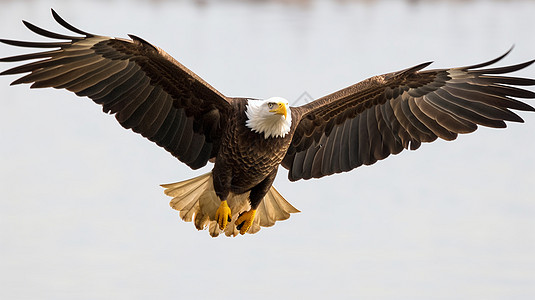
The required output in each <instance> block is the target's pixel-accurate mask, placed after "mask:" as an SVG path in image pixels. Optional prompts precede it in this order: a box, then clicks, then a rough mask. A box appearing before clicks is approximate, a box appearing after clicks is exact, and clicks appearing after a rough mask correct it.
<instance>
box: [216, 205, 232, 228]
mask: <svg viewBox="0 0 535 300" xmlns="http://www.w3.org/2000/svg"><path fill="white" fill-rule="evenodd" d="M231 216H232V212H231V211H230V207H229V206H228V204H227V201H226V200H225V201H221V204H220V205H219V208H218V209H217V211H216V212H215V221H216V222H217V224H219V229H221V230H224V229H225V228H226V227H227V224H228V223H229V222H230V220H232V218H231Z"/></svg>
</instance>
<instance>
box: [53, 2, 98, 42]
mask: <svg viewBox="0 0 535 300" xmlns="http://www.w3.org/2000/svg"><path fill="white" fill-rule="evenodd" d="M51 11H52V16H53V17H54V20H56V22H58V23H59V24H60V25H61V26H63V27H65V28H66V29H68V30H70V31H72V32H76V33H79V34H82V35H85V36H86V37H92V36H94V35H93V34H91V33H88V32H85V31H83V30H80V29H78V28H76V27H74V26H72V25H71V24H69V23H67V22H66V21H65V20H64V19H63V18H62V17H60V16H59V15H58V13H56V11H55V10H54V9H51Z"/></svg>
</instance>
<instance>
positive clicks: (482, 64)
mask: <svg viewBox="0 0 535 300" xmlns="http://www.w3.org/2000/svg"><path fill="white" fill-rule="evenodd" d="M514 47H515V45H514V44H513V45H512V46H511V48H509V50H507V51H506V52H505V53H504V54H502V55H500V56H498V57H496V58H495V59H491V60H489V61H487V62H484V63H480V64H476V65H471V66H467V67H463V68H461V69H464V70H468V69H478V68H483V67H486V66H490V65H492V64H495V63H497V62H499V61H500V60H502V59H503V58H504V57H506V56H507V55H509V53H511V51H512V50H513V48H514Z"/></svg>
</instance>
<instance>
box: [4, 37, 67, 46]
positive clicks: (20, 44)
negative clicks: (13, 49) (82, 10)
mask: <svg viewBox="0 0 535 300" xmlns="http://www.w3.org/2000/svg"><path fill="white" fill-rule="evenodd" d="M0 43H4V44H7V45H11V46H18V47H29V48H56V47H62V46H67V45H70V44H71V43H70V42H59V43H49V42H26V41H15V40H6V39H0Z"/></svg>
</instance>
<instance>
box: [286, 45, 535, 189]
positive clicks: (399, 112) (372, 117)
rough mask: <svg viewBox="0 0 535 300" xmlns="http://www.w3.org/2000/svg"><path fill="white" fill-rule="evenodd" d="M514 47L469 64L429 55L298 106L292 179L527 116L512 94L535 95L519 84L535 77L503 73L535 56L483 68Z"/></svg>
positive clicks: (343, 169) (288, 159) (330, 171)
mask: <svg viewBox="0 0 535 300" xmlns="http://www.w3.org/2000/svg"><path fill="white" fill-rule="evenodd" d="M509 51H510V50H509ZM509 51H508V52H507V53H505V54H504V55H502V56H500V57H498V58H496V59H493V60H491V61H488V62H486V63H482V64H478V65H473V66H468V67H461V68H451V69H440V70H429V71H420V70H421V69H423V68H425V67H426V66H428V65H429V64H430V63H424V64H421V65H418V66H415V67H412V68H409V69H406V70H403V71H400V72H395V73H390V74H385V75H381V76H375V77H372V78H369V79H367V80H364V81H362V82H360V83H357V84H355V85H352V86H350V87H347V88H345V89H342V90H340V91H337V92H335V93H333V94H330V95H328V96H325V97H323V98H321V99H318V100H316V101H314V102H311V103H309V104H306V105H303V106H300V107H296V108H292V109H295V110H297V111H298V112H299V113H301V114H303V117H302V119H301V121H300V123H299V124H298V125H297V128H296V131H295V135H294V137H293V140H292V143H291V146H290V148H289V149H288V152H287V154H286V156H285V158H284V160H283V163H282V165H283V166H284V167H285V168H287V169H288V170H289V175H288V177H289V179H290V180H292V181H293V180H298V179H309V178H319V177H323V176H326V175H330V174H334V173H340V172H346V171H349V170H352V169H354V168H356V167H358V166H361V165H363V164H364V165H371V164H373V163H375V162H376V161H378V160H381V159H384V158H386V157H388V156H389V155H390V154H397V153H400V152H401V151H402V150H403V149H408V148H410V149H411V150H415V149H418V147H420V145H421V143H422V142H432V141H434V140H436V139H437V137H440V138H442V139H445V140H454V139H455V138H457V134H459V133H468V132H473V131H475V130H476V129H477V125H483V126H488V127H497V128H503V127H506V125H505V122H504V121H513V122H523V120H522V119H521V118H520V117H519V116H518V115H516V114H515V113H513V112H511V110H510V109H516V110H524V111H535V109H534V108H533V107H531V106H529V105H527V104H525V103H523V102H520V101H518V100H515V99H512V98H511V97H517V98H535V93H533V92H531V91H527V90H525V89H521V88H518V87H514V86H515V85H516V86H530V85H535V80H533V79H526V78H517V77H507V76H503V74H505V73H509V72H514V71H517V70H520V69H522V68H525V67H527V66H529V65H530V64H532V63H533V61H529V62H526V63H522V64H518V65H513V66H507V67H501V68H494V69H481V68H484V67H487V66H489V65H491V64H493V63H496V62H497V61H499V60H501V59H502V58H503V57H505V56H506V55H507V54H508V53H509Z"/></svg>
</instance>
